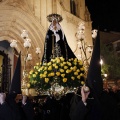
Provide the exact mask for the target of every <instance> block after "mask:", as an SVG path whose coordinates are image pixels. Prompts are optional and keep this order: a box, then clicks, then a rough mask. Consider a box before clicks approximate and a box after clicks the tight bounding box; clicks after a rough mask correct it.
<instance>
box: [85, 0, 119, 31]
mask: <svg viewBox="0 0 120 120" xmlns="http://www.w3.org/2000/svg"><path fill="white" fill-rule="evenodd" d="M85 2H86V6H87V7H88V10H89V12H90V14H91V20H92V27H93V29H98V28H99V30H101V31H116V32H120V0H85Z"/></svg>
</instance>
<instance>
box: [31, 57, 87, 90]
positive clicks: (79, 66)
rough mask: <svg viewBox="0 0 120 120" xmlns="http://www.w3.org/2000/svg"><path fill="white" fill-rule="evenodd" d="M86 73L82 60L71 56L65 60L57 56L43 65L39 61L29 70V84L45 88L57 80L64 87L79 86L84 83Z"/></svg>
mask: <svg viewBox="0 0 120 120" xmlns="http://www.w3.org/2000/svg"><path fill="white" fill-rule="evenodd" d="M84 73H85V70H84V67H83V63H82V61H81V60H78V59H77V58H74V59H73V58H71V59H68V60H67V61H65V59H64V58H63V57H56V58H55V59H51V61H50V62H48V63H44V64H43V65H41V63H40V64H39V63H37V64H36V65H35V66H34V69H33V70H31V71H30V72H29V79H30V80H29V84H30V87H34V88H41V89H43V90H46V89H49V88H51V86H52V85H53V84H54V83H55V82H56V83H58V84H59V85H60V86H63V87H69V88H71V87H78V86H81V85H83V84H84V81H85V75H84Z"/></svg>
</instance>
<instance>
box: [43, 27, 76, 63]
mask: <svg viewBox="0 0 120 120" xmlns="http://www.w3.org/2000/svg"><path fill="white" fill-rule="evenodd" d="M56 34H58V35H59V37H60V40H59V41H57V42H56V40H55V39H56V37H55V36H54V32H53V31H52V30H50V29H48V31H47V34H46V39H45V45H44V54H43V58H42V61H43V62H49V61H50V60H51V58H53V53H52V50H53V46H54V53H55V54H54V57H63V58H65V60H67V59H69V58H76V57H75V55H74V53H73V52H72V50H71V48H70V47H69V45H68V43H67V41H66V37H65V35H64V34H63V32H62V30H58V31H57V32H56Z"/></svg>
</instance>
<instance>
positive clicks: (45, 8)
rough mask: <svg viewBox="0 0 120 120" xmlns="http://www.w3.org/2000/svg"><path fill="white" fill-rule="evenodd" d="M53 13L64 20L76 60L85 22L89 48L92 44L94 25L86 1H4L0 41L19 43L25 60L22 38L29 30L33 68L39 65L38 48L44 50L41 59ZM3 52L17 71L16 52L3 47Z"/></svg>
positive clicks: (0, 1) (0, 11)
mask: <svg viewBox="0 0 120 120" xmlns="http://www.w3.org/2000/svg"><path fill="white" fill-rule="evenodd" d="M52 13H57V14H60V15H61V16H62V17H63V21H62V22H61V23H60V25H61V27H62V29H63V31H64V33H65V35H66V38H67V42H68V44H69V46H70V47H71V49H72V51H73V52H74V54H75V55H76V56H77V53H78V50H76V46H77V42H76V37H75V34H76V32H77V27H78V25H79V24H80V23H81V22H84V23H85V28H86V29H85V39H86V41H87V43H88V44H92V36H91V30H92V22H91V19H90V13H89V11H88V9H87V7H86V5H85V0H0V41H4V40H5V41H8V43H10V42H11V40H12V39H15V40H17V44H18V46H17V47H16V51H17V52H18V53H19V52H20V51H21V53H22V57H24V54H25V49H24V47H23V42H24V41H23V39H22V38H21V36H20V35H21V33H22V30H27V31H28V35H29V38H30V39H31V44H32V46H31V48H30V49H29V53H31V54H32V58H33V60H32V61H31V63H30V64H31V65H33V64H34V63H35V62H37V55H36V54H35V49H36V47H40V48H41V54H40V57H42V54H43V49H44V40H45V35H46V32H47V29H48V27H49V25H50V22H48V21H47V19H46V17H47V15H49V14H52ZM0 46H1V45H0ZM0 50H1V51H3V50H4V51H5V53H6V54H8V56H9V57H10V59H11V61H10V62H11V65H12V66H11V68H12V69H13V65H14V58H13V54H14V53H13V50H12V49H11V48H10V47H8V48H7V49H5V48H3V47H0ZM22 59H23V58H22ZM22 65H23V61H22Z"/></svg>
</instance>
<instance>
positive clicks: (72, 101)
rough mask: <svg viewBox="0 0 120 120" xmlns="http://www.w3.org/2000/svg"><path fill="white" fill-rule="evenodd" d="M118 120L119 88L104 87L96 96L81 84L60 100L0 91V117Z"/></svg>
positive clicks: (56, 119)
mask: <svg viewBox="0 0 120 120" xmlns="http://www.w3.org/2000/svg"><path fill="white" fill-rule="evenodd" d="M8 119H9V120H120V90H118V89H117V87H116V86H113V87H111V89H106V88H104V90H103V92H102V94H101V96H100V97H99V98H94V97H93V96H92V95H91V91H89V92H85V91H84V86H83V87H82V88H79V89H78V91H77V93H76V94H75V93H67V94H66V95H64V96H62V97H61V99H60V100H56V99H55V98H54V96H43V97H37V98H36V97H30V98H29V97H27V96H26V95H19V97H18V95H17V94H16V93H14V94H8V95H6V94H5V93H0V120H8Z"/></svg>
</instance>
